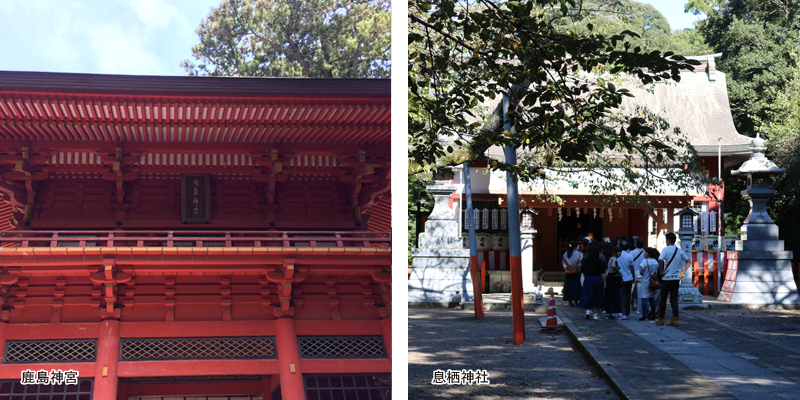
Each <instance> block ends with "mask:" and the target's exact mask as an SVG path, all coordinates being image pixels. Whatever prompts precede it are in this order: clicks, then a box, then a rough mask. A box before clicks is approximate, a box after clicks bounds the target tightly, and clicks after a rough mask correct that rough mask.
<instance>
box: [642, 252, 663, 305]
mask: <svg viewBox="0 0 800 400" xmlns="http://www.w3.org/2000/svg"><path fill="white" fill-rule="evenodd" d="M643 255H644V260H643V261H642V263H641V264H639V273H640V274H641V275H642V284H641V285H639V295H640V296H641V298H642V318H639V321H644V320H646V319H649V320H651V321H652V320H654V319H656V303H655V300H654V298H655V294H656V292H657V291H658V290H659V289H660V288H661V283H660V282H659V280H658V261H656V260H657V259H658V256H660V255H661V254H660V253H659V252H658V250H656V249H654V248H652V247H648V248H646V249H644V253H643ZM648 304H649V305H650V308H649V312H648V308H647V305H648Z"/></svg>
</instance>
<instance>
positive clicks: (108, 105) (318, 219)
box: [0, 72, 391, 400]
mask: <svg viewBox="0 0 800 400" xmlns="http://www.w3.org/2000/svg"><path fill="white" fill-rule="evenodd" d="M389 125H390V81H389V80H369V79H278V78H216V77H155V76H150V77H148V76H114V75H88V74H56V73H30V72H0V173H1V174H2V179H0V229H2V234H1V235H0V306H1V307H0V351H1V352H2V359H1V361H0V400H11V399H13V400H33V399H36V400H42V399H58V400H90V399H94V400H111V399H114V400H117V399H120V400H124V399H137V400H139V399H183V398H187V399H188V398H191V399H209V398H214V399H250V400H254V399H283V400H289V399H372V400H375V399H388V398H389V396H390V391H391V379H390V373H391V332H390V321H389V308H390V303H389V302H390V297H391V292H390V291H391V286H390V285H391V278H390V275H391V274H390V273H391V268H390V259H391V247H390V234H389V230H390V198H389V183H390V177H391V176H390V128H389ZM65 374H66V375H65Z"/></svg>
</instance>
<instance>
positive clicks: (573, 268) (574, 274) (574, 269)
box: [561, 240, 583, 307]
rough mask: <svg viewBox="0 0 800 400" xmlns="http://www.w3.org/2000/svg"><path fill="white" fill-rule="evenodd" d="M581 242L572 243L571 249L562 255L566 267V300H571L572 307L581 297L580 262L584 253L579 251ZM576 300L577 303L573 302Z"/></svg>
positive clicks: (562, 263)
mask: <svg viewBox="0 0 800 400" xmlns="http://www.w3.org/2000/svg"><path fill="white" fill-rule="evenodd" d="M580 243H581V242H579V241H577V240H576V241H574V242H572V243H570V245H569V250H567V251H566V252H565V253H564V254H563V255H562V256H561V266H562V267H563V268H564V272H565V275H564V300H566V301H569V306H570V307H575V303H577V302H578V300H580V299H581V290H583V286H582V285H581V271H580V268H579V264H580V262H581V258H583V257H582V254H581V252H580V251H578V246H579V245H580ZM573 302H575V303H573Z"/></svg>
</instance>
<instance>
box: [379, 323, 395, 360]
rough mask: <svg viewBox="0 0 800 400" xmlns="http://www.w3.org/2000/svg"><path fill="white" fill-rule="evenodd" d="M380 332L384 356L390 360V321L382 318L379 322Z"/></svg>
mask: <svg viewBox="0 0 800 400" xmlns="http://www.w3.org/2000/svg"><path fill="white" fill-rule="evenodd" d="M381 332H382V333H383V344H384V345H385V346H386V355H388V356H389V360H391V359H392V320H391V319H389V318H384V319H382V320H381Z"/></svg>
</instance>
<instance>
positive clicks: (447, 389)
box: [408, 306, 619, 400]
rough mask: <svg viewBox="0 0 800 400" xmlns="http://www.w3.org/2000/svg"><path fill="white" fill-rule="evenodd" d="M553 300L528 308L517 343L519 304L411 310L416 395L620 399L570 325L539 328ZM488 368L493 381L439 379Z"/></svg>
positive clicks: (484, 399) (487, 399)
mask: <svg viewBox="0 0 800 400" xmlns="http://www.w3.org/2000/svg"><path fill="white" fill-rule="evenodd" d="M546 311H547V307H546V306H545V307H543V308H539V309H538V310H537V312H526V313H525V323H526V332H527V338H526V340H525V344H523V345H521V346H515V345H514V344H513V335H512V325H511V323H512V322H511V312H510V311H487V312H486V315H485V317H484V319H483V320H480V321H479V320H476V319H475V313H474V311H469V310H452V309H414V308H412V309H409V310H408V336H409V343H408V381H409V382H408V398H409V399H430V398H434V397H435V398H442V399H465V398H469V399H476V400H493V399H508V398H525V399H529V398H537V399H539V398H543V399H619V397H618V396H617V394H616V393H614V391H613V390H612V389H611V387H610V386H609V385H608V383H606V381H605V380H604V379H602V377H600V375H598V373H597V372H596V371H595V369H594V367H592V366H591V365H590V364H589V363H588V362H587V361H586V359H585V358H584V356H583V355H582V354H581V353H580V352H578V351H577V350H576V349H575V348H574V346H573V345H572V343H571V342H570V339H569V337H568V336H567V334H566V333H560V334H554V335H553V334H543V333H539V326H540V325H539V322H538V319H539V317H542V316H544V315H545V314H546ZM436 369H441V370H447V369H451V370H456V369H457V370H461V369H467V370H469V369H471V370H487V371H488V374H489V381H490V382H491V384H489V385H432V384H431V379H432V378H433V371H434V370H436Z"/></svg>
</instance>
